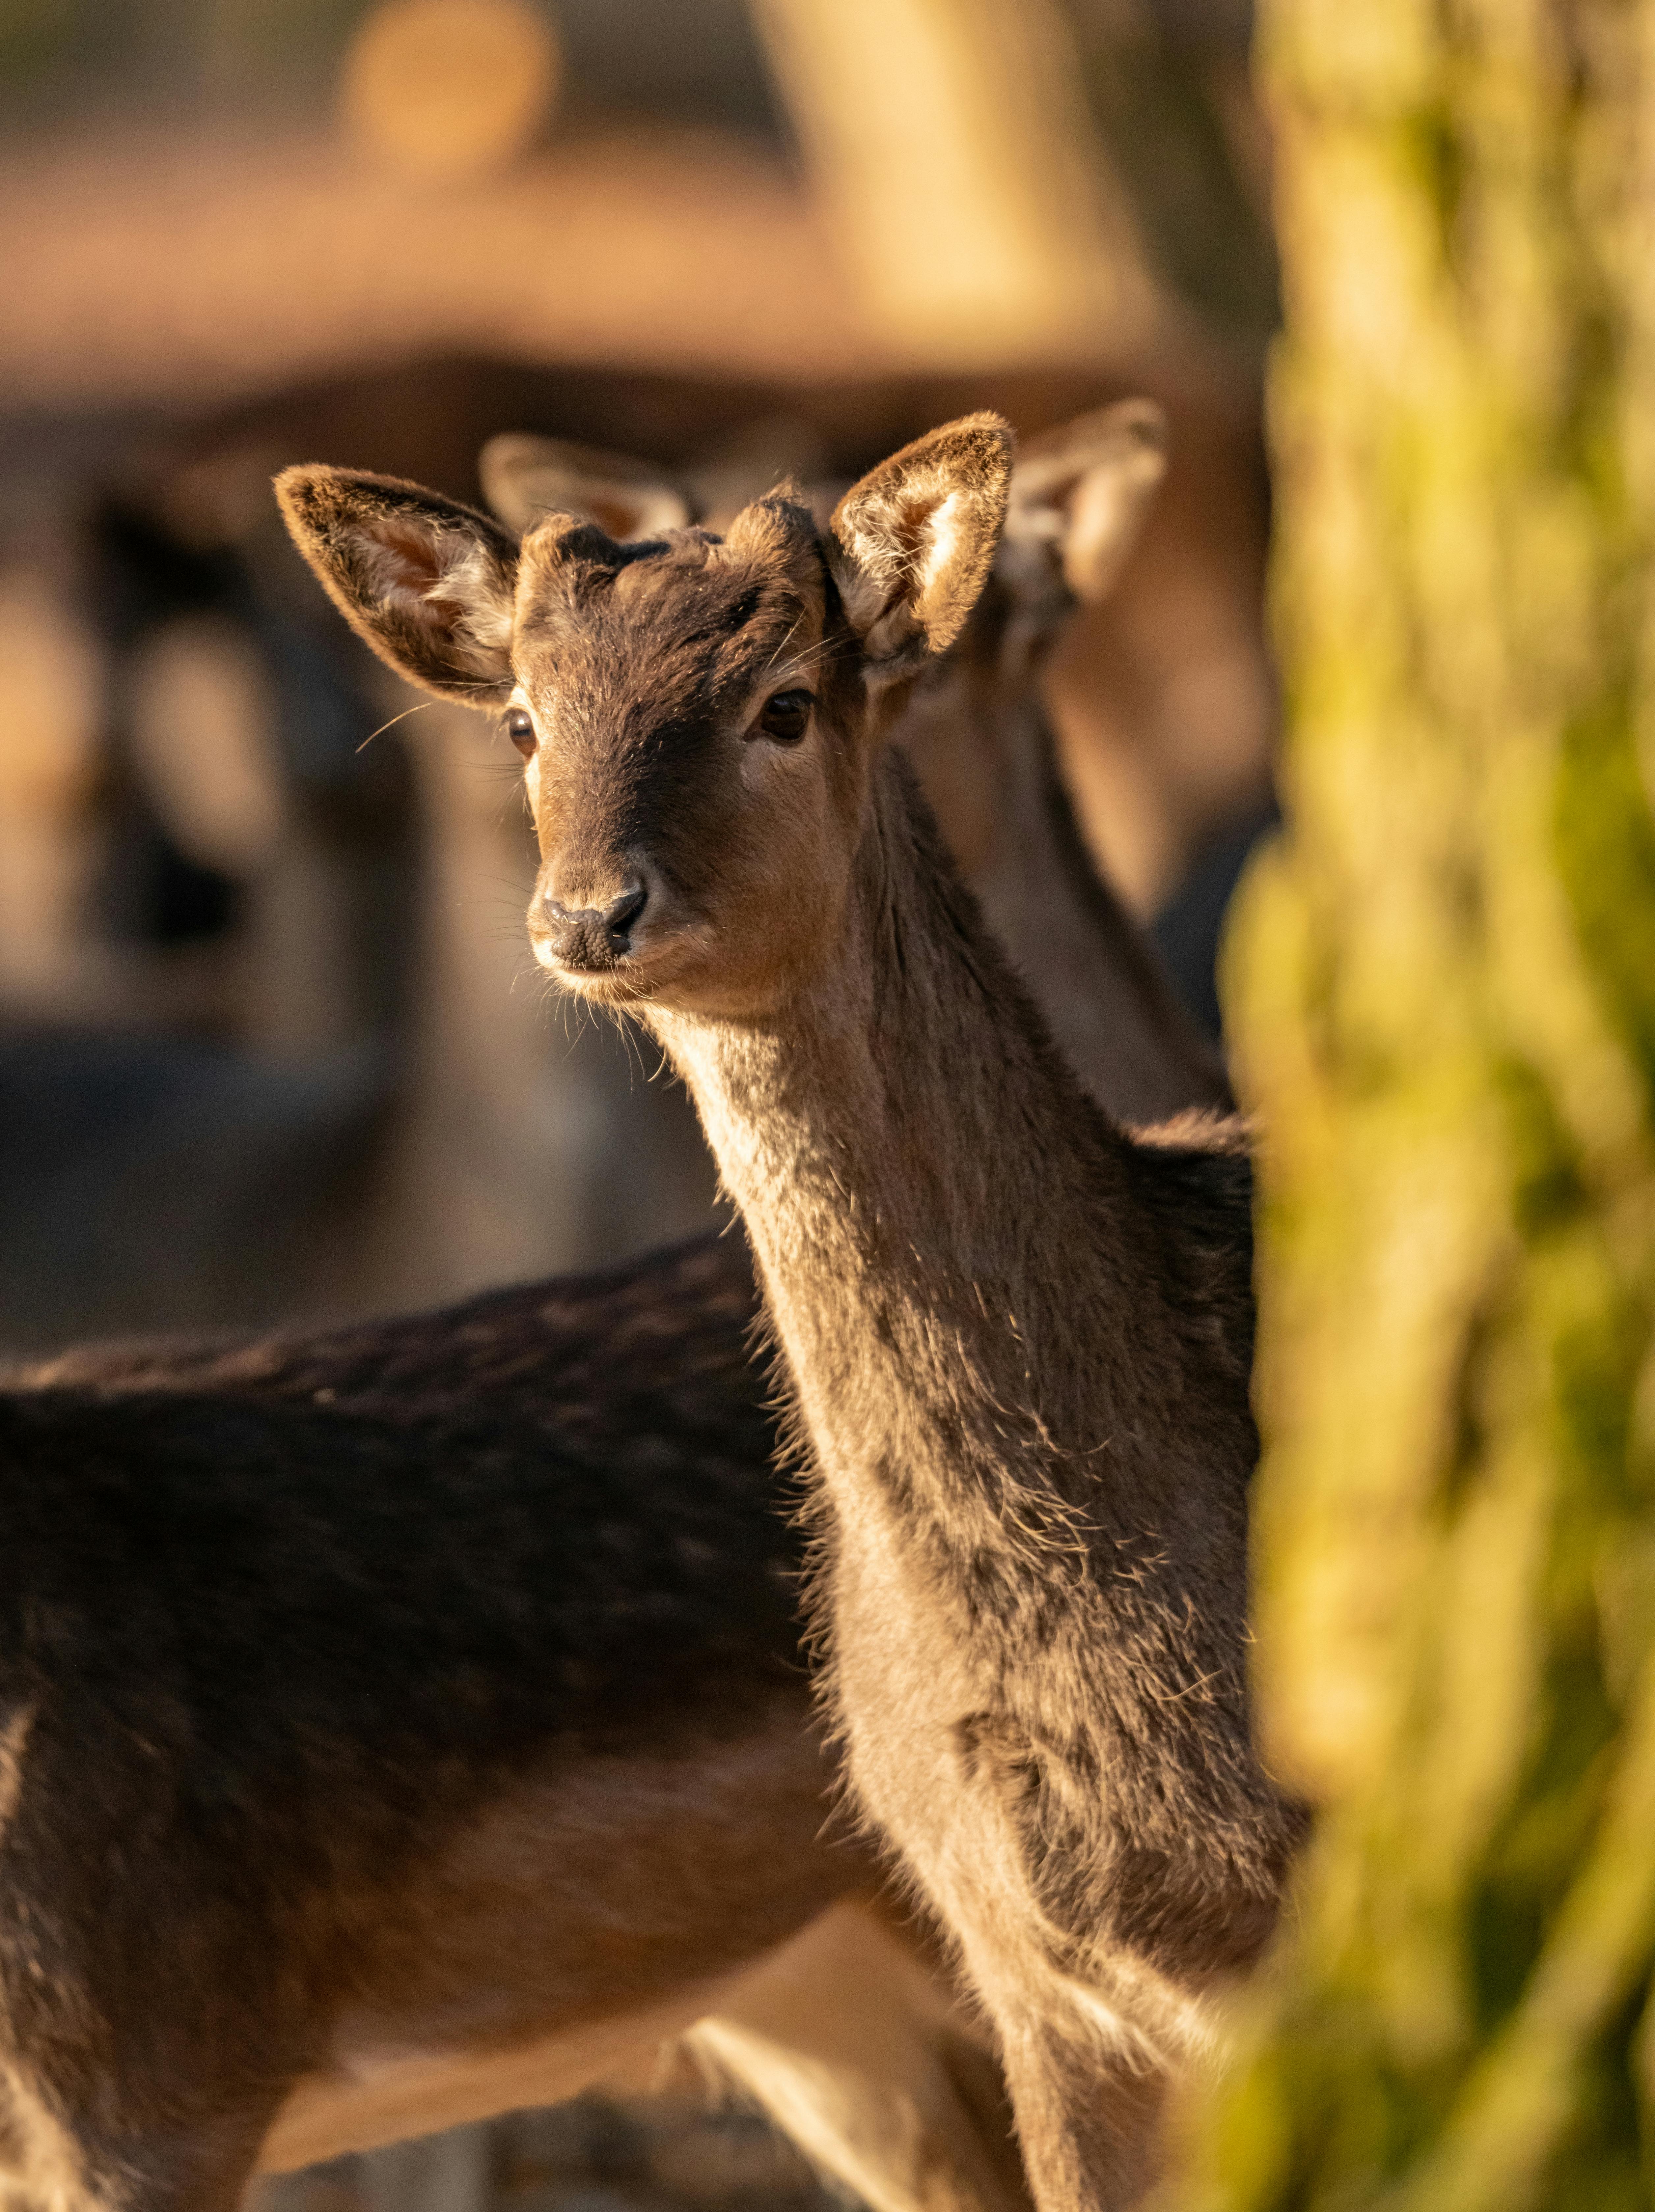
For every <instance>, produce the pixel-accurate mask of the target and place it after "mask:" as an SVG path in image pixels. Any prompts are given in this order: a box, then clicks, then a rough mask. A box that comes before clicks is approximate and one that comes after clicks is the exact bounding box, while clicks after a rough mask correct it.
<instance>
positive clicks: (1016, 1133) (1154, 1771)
mask: <svg viewBox="0 0 1655 2212" xmlns="http://www.w3.org/2000/svg"><path fill="white" fill-rule="evenodd" d="M859 860H860V862H861V866H859V870H858V878H857V893H856V896H855V901H854V903H853V905H852V907H851V909H850V911H849V914H848V915H846V917H845V919H844V924H843V927H844V940H845V941H844V944H843V951H842V953H841V957H838V958H837V959H836V960H835V961H834V962H833V963H832V965H833V968H834V971H835V974H836V977H838V978H843V977H844V976H855V977H856V978H857V979H859V984H860V986H861V987H859V988H857V989H856V990H855V991H854V992H849V993H847V992H845V991H844V990H843V989H841V988H837V987H836V988H827V987H824V989H823V990H822V991H821V992H819V993H812V994H808V995H801V997H800V999H799V1000H794V1001H793V1002H791V1003H790V1004H789V1006H788V1010H787V1012H785V1014H782V1015H781V1016H778V1017H777V1018H776V1022H775V1024H774V1025H773V1026H771V1025H769V1024H766V1025H765V1026H764V1027H763V1028H761V1029H759V1030H757V1032H756V1031H755V1029H754V1028H753V1027H752V1026H751V1025H741V1026H739V1027H738V1026H737V1025H734V1024H729V1025H721V1024H705V1023H701V1022H697V1021H694V1020H690V1019H685V1018H682V1017H679V1016H677V1015H675V1014H672V1013H668V1012H660V1011H654V1010H652V1012H651V1014H650V1016H649V1020H650V1025H651V1026H652V1028H654V1030H655V1031H656V1033H657V1034H658V1035H659V1036H660V1037H661V1039H662V1041H663V1042H664V1043H665V1044H666V1047H667V1048H668V1049H669V1051H670V1052H671V1053H672V1056H673V1059H674V1060H675V1062H676V1064H677V1065H678V1066H679V1068H680V1069H681V1071H682V1072H683V1073H685V1077H686V1079H688V1080H689V1082H690V1083H691V1087H692V1089H693V1091H694V1092H695V1095H696V1097H697V1101H698V1102H699V1103H700V1104H701V1107H702V1110H703V1115H704V1116H705V1118H706V1122H707V1127H708V1131H709V1137H710V1138H711V1139H712V1142H713V1145H714V1147H715V1152H716V1153H717V1156H718V1158H719V1161H720V1164H721V1169H722V1171H723V1173H724V1176H725V1177H726V1180H727V1182H728V1184H729V1186H730V1188H731V1190H732V1191H733V1194H734V1195H735V1197H736V1199H737V1200H738V1202H739V1205H740V1206H741V1209H742V1212H743V1216H744V1218H745V1221H746V1222H747V1224H748V1226H749V1230H750V1233H751V1236H752V1237H753V1240H754V1244H755V1249H756V1250H757V1253H758V1259H759V1263H760V1267H761V1271H762V1273H763V1276H764V1284H765V1290H766V1298H767V1303H768V1305H769V1308H770V1314H771V1316H772V1319H773V1322H774V1325H775V1328H776V1333H777V1335H778V1338H779V1340H780V1341H781V1343H782V1346H783V1347H784V1349H785V1352H786V1354H787V1359H788V1369H789V1370H790V1372H791V1374H792V1376H793V1377H794V1388H795V1390H796V1392H797V1398H798V1410H799V1414H800V1420H801V1424H802V1425H803V1427H804V1429H805V1431H806V1433H807V1434H808V1436H809V1438H810V1441H811V1445H812V1452H813V1456H814V1461H815V1465H816V1468H817V1469H818V1478H819V1481H820V1484H821V1486H822V1497H821V1504H820V1511H819V1523H820V1541H821V1545H822V1550H823V1559H824V1566H823V1586H822V1597H821V1603H822V1606H823V1608H824V1615H825V1626H826V1641H827V1644H828V1648H829V1650H830V1651H831V1684H832V1695H833V1711H834V1713H835V1717H836V1719H837V1724H838V1726H839V1728H840V1729H842V1731H843V1739H844V1745H845V1753H846V1761H847V1767H848V1771H849V1777H850V1779H851V1781H852V1783H853V1784H854V1786H855V1791H856V1795H857V1797H858V1799H859V1800H860V1802H861V1805H862V1806H863V1807H864V1808H866V1810H867V1813H868V1814H869V1815H870V1816H871V1818H872V1819H873V1821H874V1823H875V1824H876V1825H877V1826H878V1828H879V1830H880V1831H881V1832H883V1833H884V1834H885V1836H887V1837H888V1838H890V1839H891V1841H892V1842H893V1843H894V1844H895V1845H896V1846H897V1850H898V1853H899V1856H900V1857H901V1859H902V1861H903V1863H904V1864H905V1866H906V1867H907V1868H908V1869H910V1874H911V1875H912V1877H913V1879H914V1880H915V1881H916V1886H917V1887H918V1889H919V1891H920V1893H921V1894H922V1896H923V1897H924V1898H925V1899H927V1901H928V1903H929V1904H930V1905H931V1906H932V1908H933V1909H934V1910H935V1911H938V1913H939V1914H940V1917H941V1918H942V1920H943V1921H944V1923H945V1924H946V1926H948V1927H949V1928H950V1929H952V1931H953V1932H954V1934H955V1935H956V1936H957V1937H958V1940H959V1942H961V1944H962V1947H963V1949H964V1958H965V1960H966V1964H967V1966H968V1970H969V1972H970V1977H971V1979H972V1980H973V1982H974V1983H975V1984H976V1986H977V1989H978V1990H979V1991H980V1993H981V1994H982V1995H983V1997H984V1999H985V2001H986V2002H987V2003H988V2006H989V2011H990V2014H991V2016H992V2017H993V2019H994V2021H995V2027H996V2029H997V2031H998V2033H999V2035H1000V2038H1001V2046H1002V2051H1003V2055H1004V2058H1005V2062H1006V2064H1007V2071H1008V2076H1009V2079H1010V2081H1011V2083H1012V2087H1013V2094H1014V2097H1015V2100H1016V2103H1017V2109H1018V2114H1019V2126H1020V2129H1021V2130H1022V2133H1023V2137H1024V2142H1025V2152H1026V2153H1027V2154H1029V2155H1030V2156H1031V2160H1032V2162H1033V2166H1034V2179H1035V2181H1036V2184H1037V2188H1038V2189H1039V2190H1040V2192H1041V2197H1042V2201H1043V2203H1046V2202H1050V2203H1089V2202H1094V2201H1096V2202H1100V2203H1109V2204H1111V2205H1113V2204H1116V2203H1129V2202H1131V2201H1132V2200H1133V2199H1134V2197H1135V2196H1136V2195H1137V2194H1138V2192H1139V2191H1140V2189H1141V2187H1142V2186H1144V2185H1146V2184H1147V2180H1148V2179H1149V2178H1150V2176H1151V2174H1152V2172H1153V2154H1154V2140H1153V2126H1152V2125H1151V2123H1152V2121H1153V2107H1154V2104H1155V2102H1156V2092H1157V2091H1158V2089H1159V2087H1160V2086H1162V2085H1164V2083H1165V2081H1166V2080H1167V2079H1168V2078H1169V2075H1170V2073H1171V2069H1172V2067H1173V2065H1174V2064H1175V2063H1178V2062H1182V2061H1184V2060H1186V2059H1188V2058H1189V2057H1191V2056H1193V2055H1195V2054H1196V2052H1198V2051H1200V2050H1202V2048H1203V2047H1204V2045H1206V2044H1207V2043H1208V2041H1209V2040H1210V2039H1211V2035H1212V2028H1211V2025H1210V2022H1209V2021H1208V2019H1207V2018H1206V2016H1205V2015H1204V2012H1203V2009H1202V2006H1201V2003H1200V2002H1199V2000H1200V1999H1201V1997H1202V1996H1203V1995H1204V1994H1205V1992H1206V1991H1207V1990H1208V1989H1209V1988H1210V1987H1211V1985H1212V1984H1214V1981H1216V1980H1218V1979H1219V1978H1221V1977H1222V1976H1223V1975H1224V1974H1225V1973H1226V1972H1233V1971H1235V1970H1237V1969H1239V1968H1243V1967H1244V1966H1247V1965H1248V1964H1250V1961H1251V1960H1252V1959H1253V1958H1254V1957H1255V1956H1256V1953H1257V1952H1258V1950H1259V1949H1260V1948H1262V1946H1263V1942H1264V1941H1265V1940H1266V1938H1267V1936H1268V1935H1269V1931H1270V1929H1271V1927H1272V1925H1273V1923H1274V1917H1275V1899H1276V1896H1277V1893H1278V1888H1279V1884H1280V1881H1281V1873H1282V1863H1283V1857H1284V1855H1285V1846H1286V1843H1287V1838H1288V1835H1289V1833H1290V1829H1289V1826H1288V1824H1287V1821H1286V1820H1284V1818H1283V1814H1282V1810H1281V1807H1280V1805H1279V1804H1278V1802H1276V1800H1275V1794H1274V1792H1273V1791H1272V1790H1271V1789H1270V1787H1269V1784H1268V1783H1267V1782H1266V1781H1265V1779H1264V1778H1263V1776H1262V1774H1261V1773H1260V1771H1259V1770H1258V1768H1257V1766H1256V1762H1255V1761H1254V1759H1253V1758H1252V1755H1251V1752H1250V1743H1249V1738H1248V1730H1247V1719H1246V1708H1245V1696H1244V1673H1243V1668H1242V1665H1241V1656H1242V1653H1243V1651H1244V1644H1245V1624H1244V1601H1245V1586H1244V1565H1245V1481H1246V1475H1247V1471H1248V1469H1249V1468H1250V1463H1251V1460H1252V1456H1253V1450H1254V1438H1253V1433H1252V1428H1251V1421H1250V1413H1249V1410H1248V1403H1247V1376H1248V1366H1249V1353H1250V1297H1249V1286H1248V1259H1249V1255H1250V1233H1249V1220H1248V1196H1249V1192H1248V1177H1247V1170H1246V1164H1245V1162H1244V1159H1241V1158H1236V1157H1234V1156H1233V1155H1229V1154H1226V1152H1223V1151H1221V1150H1219V1151H1205V1150H1202V1149H1200V1148H1198V1147H1195V1146H1190V1147H1188V1148H1186V1147H1183V1146H1165V1147H1151V1146H1141V1147H1140V1146H1133V1145H1131V1144H1130V1143H1129V1142H1128V1141H1127V1140H1126V1139H1124V1138H1123V1137H1122V1136H1121V1135H1120V1133H1118V1132H1117V1131H1115V1130H1113V1129H1111V1128H1110V1127H1109V1125H1108V1124H1107V1123H1105V1122H1104V1121H1103V1120H1102V1118H1101V1117H1100V1116H1098V1115H1097V1114H1096V1112H1095V1110H1094V1109H1092V1108H1091V1106H1090V1103H1089V1102H1088V1101H1087V1100H1086V1099H1085V1098H1084V1097H1083V1096H1082V1095H1081V1093H1080V1091H1079V1089H1078V1086H1076V1085H1074V1083H1073V1082H1072V1080H1071V1079H1069V1078H1068V1073H1067V1071H1066V1070H1064V1069H1063V1068H1062V1066H1060V1065H1059V1064H1058V1063H1057V1062H1056V1056H1055V1055H1054V1054H1052V1052H1051V1050H1050V1046H1049V1045H1048V1044H1047V1043H1046V1041H1045V1040H1044V1037H1043V1036H1042V1035H1041V1034H1040V1030H1039V1027H1038V1024H1037V1021H1036V1019H1035V1018H1034V1017H1033V1015H1032V1012H1031V1009H1029V1008H1028V1007H1027V1006H1026V1005H1025V1003H1024V1002H1023V1001H1022V1000H1021V997H1020V994H1019V991H1018V989H1017V986H1016V984H1015V981H1014V980H1013V978H1012V977H1011V976H1010V975H1009V974H1007V971H1006V970H1005V968H1004V965H1003V963H1002V962H1001V958H1000V956H999V955H998V953H997V952H996V951H995V948H994V947H993V945H991V944H990V943H989V940H988V939H987V936H986V933H984V932H983V930H982V928H981V927H980V926H979V925H977V923H976V921H975V917H974V916H973V915H971V913H970V905H969V902H968V900H967V899H966V898H965V896H964V895H963V894H962V892H961V890H960V889H959V887H958V885H957V884H952V883H951V882H950V881H949V880H948V878H947V875H946V870H945V867H944V864H943V863H942V861H941V858H940V854H939V853H938V852H937V850H936V848H935V844H934V839H933V838H932V837H931V836H930V835H929V833H928V825H927V824H925V823H923V821H922V819H921V818H920V817H918V815H917V811H916V806H915V802H914V799H913V795H912V793H910V791H909V789H908V788H907V787H906V785H905V781H904V778H903V777H902V775H900V773H899V771H898V770H897V769H896V767H895V766H894V764H892V763H885V764H884V767H883V773H882V775H881V779H880V788H879V791H878V793H876V795H875V799H874V803H873V818H872V821H871V823H870V828H869V834H868V841H867V848H866V849H865V851H864V852H863V853H862V854H861V855H860V856H859ZM943 1096H946V1097H948V1099H949V1102H950V1109H951V1110H950V1112H949V1115H947V1117H946V1127H941V1126H940V1117H939V1114H938V1106H937V1102H938V1099H939V1097H943ZM1043 1219H1050V1220H1051V1221H1053V1222H1055V1223H1058V1224H1061V1225H1062V1236H1061V1237H1060V1238H1056V1239H1046V1238H1042V1237H1039V1236H1038V1235H1037V1233H1035V1231H1033V1230H1032V1229H1031V1224H1033V1223H1037V1222H1039V1221H1041V1220H1043ZM1093 1255H1099V1256H1098V1259H1096V1260H1095V1259H1094V1258H1093ZM1100 1262H1101V1264H1100ZM1105 2084H1108V2085H1110V2087H1112V2089H1113V2090H1114V2092H1115V2093H1114V2094H1113V2095H1110V2094H1104V2093H1103V2089H1104V2085H1105ZM1123 2102H1124V2103H1125V2105H1126V2106H1128V2107H1129V2117H1130V2118H1131V2120H1132V2121H1133V2122H1134V2123H1135V2124H1134V2125H1132V2126H1126V2125H1125V2124H1123V2109H1122V2108H1123ZM1088 2110H1089V2111H1090V2112H1091V2115H1092V2120H1091V2124H1090V2125H1089V2126H1085V2125H1082V2124H1080V2122H1079V2120H1078V2118H1077V2116H1078V2115H1080V2114H1083V2113H1086V2112H1088ZM1140 2121H1141V2123H1142V2124H1141V2126H1140V2125H1138V2124H1136V2123H1138V2122H1140ZM1043 2153H1044V2156H1043V2155H1042V2154H1043Z"/></svg>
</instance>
